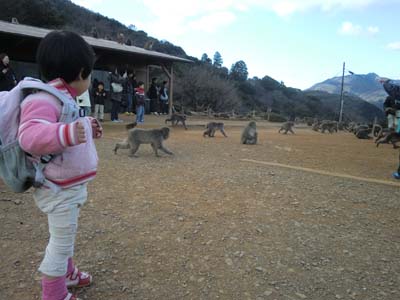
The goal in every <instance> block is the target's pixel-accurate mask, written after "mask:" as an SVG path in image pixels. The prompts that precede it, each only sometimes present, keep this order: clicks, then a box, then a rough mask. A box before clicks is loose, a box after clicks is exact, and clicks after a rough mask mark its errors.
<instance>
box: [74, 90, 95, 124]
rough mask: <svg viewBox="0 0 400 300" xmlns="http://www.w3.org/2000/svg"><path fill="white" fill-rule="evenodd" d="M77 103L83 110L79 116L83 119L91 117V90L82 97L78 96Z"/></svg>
mask: <svg viewBox="0 0 400 300" xmlns="http://www.w3.org/2000/svg"><path fill="white" fill-rule="evenodd" d="M76 101H77V102H78V105H79V107H80V109H81V111H80V113H79V115H80V116H81V117H89V116H90V113H91V112H92V110H91V107H92V105H91V103H90V94H89V90H86V91H85V92H84V93H83V94H82V95H79V96H77V97H76Z"/></svg>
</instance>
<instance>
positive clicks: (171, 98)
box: [168, 64, 174, 115]
mask: <svg viewBox="0 0 400 300" xmlns="http://www.w3.org/2000/svg"><path fill="white" fill-rule="evenodd" d="M170 72H171V73H170V79H169V97H168V99H169V100H168V114H169V115H172V106H173V105H174V66H173V65H172V64H171V71H170Z"/></svg>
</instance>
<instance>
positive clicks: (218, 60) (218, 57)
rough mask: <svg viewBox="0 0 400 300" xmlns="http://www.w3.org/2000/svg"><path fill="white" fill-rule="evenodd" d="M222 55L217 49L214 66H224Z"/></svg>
mask: <svg viewBox="0 0 400 300" xmlns="http://www.w3.org/2000/svg"><path fill="white" fill-rule="evenodd" d="M222 62H223V61H222V56H221V54H220V53H219V52H218V51H217V52H215V54H214V66H215V67H217V68H221V67H222Z"/></svg>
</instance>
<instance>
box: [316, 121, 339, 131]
mask: <svg viewBox="0 0 400 300" xmlns="http://www.w3.org/2000/svg"><path fill="white" fill-rule="evenodd" d="M320 128H321V133H325V130H328V131H329V133H333V132H334V131H336V132H337V131H338V125H337V122H335V121H323V122H322V123H321V125H320Z"/></svg>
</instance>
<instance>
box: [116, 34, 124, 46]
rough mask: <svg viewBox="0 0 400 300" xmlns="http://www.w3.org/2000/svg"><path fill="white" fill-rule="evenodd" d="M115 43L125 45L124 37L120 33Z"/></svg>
mask: <svg viewBox="0 0 400 300" xmlns="http://www.w3.org/2000/svg"><path fill="white" fill-rule="evenodd" d="M117 42H118V44H121V45H123V44H125V35H124V34H123V33H122V32H121V33H120V34H118V36H117Z"/></svg>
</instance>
